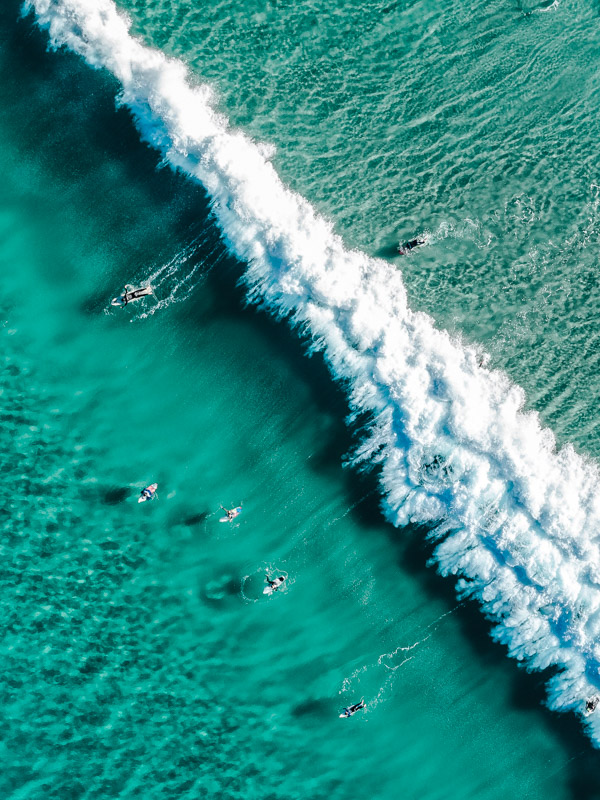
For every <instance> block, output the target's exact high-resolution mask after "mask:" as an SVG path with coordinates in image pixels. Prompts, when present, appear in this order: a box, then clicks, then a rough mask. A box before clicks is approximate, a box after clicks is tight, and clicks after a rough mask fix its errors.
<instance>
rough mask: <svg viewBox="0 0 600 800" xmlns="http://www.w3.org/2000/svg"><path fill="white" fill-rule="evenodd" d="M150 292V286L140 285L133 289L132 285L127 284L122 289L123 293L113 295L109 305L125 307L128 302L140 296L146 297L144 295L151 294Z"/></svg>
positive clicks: (151, 290)
mask: <svg viewBox="0 0 600 800" xmlns="http://www.w3.org/2000/svg"><path fill="white" fill-rule="evenodd" d="M152 292H153V289H152V287H151V286H140V287H139V288H138V289H135V288H134V287H133V286H130V285H129V284H127V285H126V286H125V288H124V289H123V294H122V295H119V297H113V299H112V300H111V301H110V304H111V306H119V307H120V308H125V306H126V305H127V304H128V303H132V302H133V301H134V300H139V299H140V298H141V297H146V295H149V294H152Z"/></svg>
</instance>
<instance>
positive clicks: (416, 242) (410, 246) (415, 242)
mask: <svg viewBox="0 0 600 800" xmlns="http://www.w3.org/2000/svg"><path fill="white" fill-rule="evenodd" d="M423 244H425V239H411V240H410V241H409V242H404V244H401V245H400V247H399V248H398V252H399V253H400V255H401V256H405V255H406V254H407V253H410V251H411V250H414V249H415V247H421V245H423Z"/></svg>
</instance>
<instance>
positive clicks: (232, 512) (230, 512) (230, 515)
mask: <svg viewBox="0 0 600 800" xmlns="http://www.w3.org/2000/svg"><path fill="white" fill-rule="evenodd" d="M221 508H222V509H223V511H224V512H225V514H226V515H227V516H225V517H221V519H220V520H219V522H231V520H232V519H235V518H236V517H237V515H238V514H241V513H242V507H241V506H238V507H237V508H225V506H221Z"/></svg>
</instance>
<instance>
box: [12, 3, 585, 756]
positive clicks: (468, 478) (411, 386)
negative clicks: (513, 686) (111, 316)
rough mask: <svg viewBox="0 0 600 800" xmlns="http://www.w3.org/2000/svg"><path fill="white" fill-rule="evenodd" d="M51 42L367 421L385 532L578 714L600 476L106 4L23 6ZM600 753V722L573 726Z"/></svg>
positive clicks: (365, 452)
mask: <svg viewBox="0 0 600 800" xmlns="http://www.w3.org/2000/svg"><path fill="white" fill-rule="evenodd" d="M26 7H27V8H33V9H34V10H35V12H36V14H37V17H38V21H39V23H40V24H41V25H42V26H44V27H46V28H47V29H48V31H49V34H50V37H51V41H52V43H53V44H54V45H55V46H60V45H67V46H68V47H70V48H71V49H72V50H74V51H76V52H77V53H80V54H81V55H82V56H83V57H84V58H85V59H86V60H87V61H88V62H89V63H90V64H92V65H93V66H96V67H105V68H107V69H109V70H110V71H111V72H112V73H113V74H114V75H115V76H116V77H117V78H118V80H119V81H120V82H121V84H122V96H121V98H120V101H121V102H123V103H126V104H127V105H128V106H129V107H130V108H131V109H132V111H133V113H134V116H135V119H136V123H137V125H138V127H139V129H140V131H141V134H142V136H143V138H144V139H146V140H147V141H148V142H150V143H151V144H152V145H154V146H155V147H156V148H158V149H159V150H160V151H161V152H162V154H163V156H164V158H165V159H166V160H168V161H169V162H170V164H171V165H172V166H174V167H177V168H180V169H183V170H185V171H186V172H187V173H188V174H189V175H191V176H193V177H194V178H196V179H198V180H200V181H201V182H202V183H203V184H204V186H205V187H206V189H207V191H208V192H209V194H210V195H211V197H212V201H213V209H214V213H215V216H216V218H217V220H218V222H219V224H220V226H221V228H222V230H223V232H224V235H225V237H226V239H227V242H228V244H229V246H230V247H231V249H232V251H233V252H234V253H235V254H236V255H237V256H238V257H239V258H241V259H243V260H246V261H248V262H249V265H248V269H247V272H246V275H245V281H246V283H247V286H248V294H249V298H250V300H252V301H253V302H256V303H257V304H259V305H261V306H264V307H266V308H268V309H269V310H270V311H271V312H273V313H275V314H277V315H279V316H288V317H289V318H290V319H291V320H292V321H293V322H294V323H295V324H296V325H297V326H299V327H300V328H301V330H303V331H305V332H306V333H308V334H309V336H310V337H311V338H312V342H313V347H314V348H315V349H321V350H323V352H324V354H325V357H326V359H327V361H328V362H329V364H330V367H331V369H332V371H333V373H334V375H335V376H336V377H337V378H338V379H339V380H341V381H343V382H344V383H345V385H347V387H348V392H349V397H350V403H351V406H352V409H353V411H354V412H355V413H358V412H366V413H367V414H368V415H369V416H370V418H371V419H372V420H373V423H372V428H371V433H370V435H369V437H368V439H367V440H366V441H365V442H364V444H363V445H362V447H361V448H360V450H359V452H358V454H357V459H356V460H357V462H358V461H360V460H361V459H367V460H370V461H372V460H377V461H378V462H380V464H381V482H382V486H383V491H384V496H385V500H384V510H385V514H386V516H387V517H388V519H389V520H390V521H391V522H392V523H393V524H395V525H398V526H404V525H407V524H409V523H411V522H414V523H422V524H424V525H427V526H428V528H429V529H430V530H433V532H434V534H435V535H437V536H439V537H440V539H441V541H440V543H439V545H438V546H437V550H436V560H437V562H438V565H439V568H440V570H441V572H442V573H444V574H450V573H451V574H455V575H459V576H461V580H460V582H459V589H460V592H461V593H462V594H463V595H471V596H475V597H477V598H478V600H479V601H480V602H481V604H482V605H483V607H484V610H485V613H486V614H487V615H488V616H489V617H490V618H491V619H492V620H493V621H494V622H495V628H494V635H495V636H496V638H497V639H499V640H500V641H503V642H505V643H506V645H507V647H508V649H509V652H510V654H511V655H512V656H514V657H515V658H518V659H521V660H526V662H527V664H528V666H529V667H530V668H536V669H537V668H539V669H541V668H545V667H548V666H553V667H555V668H558V669H559V670H560V672H559V674H557V675H556V677H554V678H553V679H552V680H551V681H550V683H549V705H550V706H551V707H552V708H555V709H573V710H576V711H578V712H579V713H583V710H584V704H585V699H586V698H588V697H590V696H593V695H595V694H597V693H599V690H600V672H599V667H600V641H599V639H598V634H599V633H600V551H599V546H598V531H599V530H600V494H599V493H598V489H597V487H598V479H599V477H600V475H599V471H598V468H597V466H596V465H595V464H593V463H591V462H589V461H587V460H585V459H584V458H582V457H581V456H578V455H577V454H576V453H575V452H574V451H573V449H572V448H570V447H567V448H564V449H562V450H561V451H560V452H557V451H556V448H555V442H554V438H553V436H552V434H551V433H550V432H549V431H547V430H544V429H543V428H542V427H541V425H540V421H539V419H538V417H537V415H535V414H531V413H525V412H524V411H523V403H524V395H523V392H522V390H521V389H519V388H518V387H516V386H514V385H512V384H511V383H510V381H509V380H508V378H507V377H506V376H504V375H503V374H501V373H500V372H497V371H489V370H487V369H485V368H483V367H482V366H481V358H480V356H478V354H477V352H476V351H475V349H473V348H468V347H463V346H461V345H460V343H458V342H456V341H455V340H452V339H451V338H450V336H449V335H448V334H447V333H445V332H443V331H438V330H436V329H435V327H434V325H433V323H432V320H431V319H430V318H429V317H427V316H426V315H424V314H419V313H413V312H411V311H410V309H408V307H407V303H406V293H405V290H404V286H403V283H402V279H401V275H400V273H399V272H398V271H396V270H395V269H393V268H390V267H389V266H388V265H387V264H386V263H384V262H381V261H377V260H374V259H371V258H368V257H367V256H365V255H363V254H361V253H358V252H349V251H348V250H346V249H344V247H343V244H342V242H341V240H340V238H339V237H337V236H335V235H334V234H333V232H332V229H331V226H330V225H329V224H328V223H327V222H326V221H325V220H323V219H322V218H320V217H318V216H317V215H316V214H315V212H314V210H313V209H312V208H311V206H310V205H309V204H308V203H307V202H306V201H305V200H304V199H302V198H301V197H299V196H298V195H296V194H294V193H293V192H291V191H289V190H288V189H286V187H284V185H283V184H282V182H281V181H280V179H279V178H278V176H277V174H276V172H275V170H274V168H273V167H272V165H271V164H270V163H269V162H268V160H266V159H265V152H264V149H263V150H261V148H259V147H258V146H257V145H255V144H254V143H252V142H251V141H250V140H249V139H248V138H247V137H245V136H244V135H242V134H241V133H239V132H235V131H232V130H230V129H229V128H228V126H227V123H226V121H225V120H224V119H223V118H221V117H220V116H219V115H218V114H216V113H215V112H214V111H213V110H212V109H211V106H210V98H211V93H210V91H209V90H208V89H207V88H206V87H193V86H192V85H191V83H190V82H188V78H187V76H186V70H185V68H184V67H183V66H182V65H181V64H180V63H178V62H176V61H173V60H169V59H167V58H166V57H164V56H163V55H162V54H161V53H159V52H156V51H152V50H150V49H148V48H147V47H144V46H143V45H142V44H140V43H139V42H138V41H136V40H135V39H133V38H132V37H131V36H130V35H129V33H128V25H127V20H126V19H125V18H124V17H121V16H119V14H118V13H117V11H116V9H115V7H114V5H113V4H112V2H110V0H95V2H94V3H90V2H89V0H54V2H53V1H52V0H29V1H28V3H27V4H26ZM585 720H586V725H587V726H588V729H589V731H590V734H591V736H592V738H593V739H594V741H595V742H596V743H598V744H600V714H598V713H593V714H591V715H589V716H588V717H586V718H585Z"/></svg>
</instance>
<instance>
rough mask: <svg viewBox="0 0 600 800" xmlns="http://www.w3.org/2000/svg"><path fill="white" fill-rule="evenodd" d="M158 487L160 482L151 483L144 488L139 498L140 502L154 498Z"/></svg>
mask: <svg viewBox="0 0 600 800" xmlns="http://www.w3.org/2000/svg"><path fill="white" fill-rule="evenodd" d="M157 489H158V484H156V483H151V484H150V486H146V488H145V489H142V491H141V492H140V499H139V500H138V503H143V502H144V500H154V498H155V497H156V490H157Z"/></svg>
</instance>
